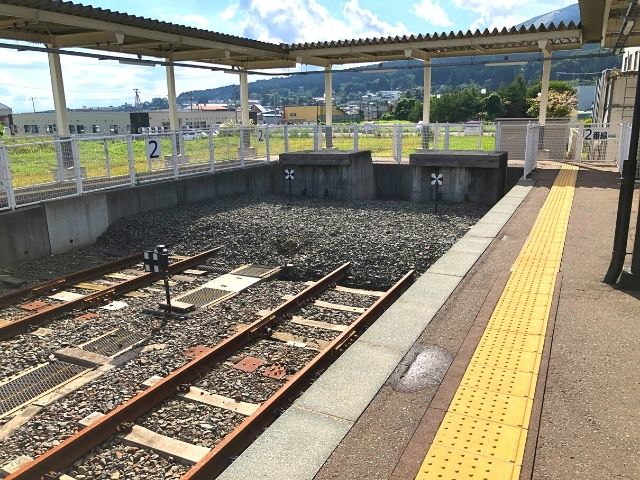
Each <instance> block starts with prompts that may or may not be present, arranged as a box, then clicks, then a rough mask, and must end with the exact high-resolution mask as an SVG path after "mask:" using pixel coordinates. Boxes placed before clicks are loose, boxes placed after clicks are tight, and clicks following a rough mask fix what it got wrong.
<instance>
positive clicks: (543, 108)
mask: <svg viewBox="0 0 640 480" xmlns="http://www.w3.org/2000/svg"><path fill="white" fill-rule="evenodd" d="M542 54H543V55H544V60H543V62H542V88H541V90H540V112H539V113H538V123H539V124H540V125H543V126H544V124H545V123H546V121H547V104H548V102H549V77H550V76H551V52H549V50H547V49H546V48H543V49H542Z"/></svg>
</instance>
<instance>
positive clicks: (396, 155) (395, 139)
mask: <svg viewBox="0 0 640 480" xmlns="http://www.w3.org/2000/svg"><path fill="white" fill-rule="evenodd" d="M391 142H392V145H391V151H392V152H393V159H394V160H395V161H396V163H400V162H401V161H402V125H394V126H393V133H392V136H391Z"/></svg>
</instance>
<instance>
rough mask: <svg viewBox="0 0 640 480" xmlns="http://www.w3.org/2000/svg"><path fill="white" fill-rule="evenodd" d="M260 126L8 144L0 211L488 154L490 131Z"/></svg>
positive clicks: (2, 150) (1, 168) (3, 150)
mask: <svg viewBox="0 0 640 480" xmlns="http://www.w3.org/2000/svg"><path fill="white" fill-rule="evenodd" d="M472 127H473V128H470V127H469V126H468V125H462V124H460V125H454V124H450V125H449V124H432V125H427V126H422V125H374V124H367V123H365V124H336V125H333V126H331V127H327V126H324V125H313V124H311V125H277V126H274V125H259V126H253V127H249V128H239V127H235V128H221V127H220V128H212V129H210V130H200V131H192V130H189V131H180V132H169V131H160V130H157V131H149V132H146V133H144V134H135V135H109V136H99V135H78V136H69V137H45V136H42V137H29V138H24V137H22V138H20V137H13V138H12V137H9V138H8V139H6V140H7V141H6V142H5V143H0V210H1V209H13V208H17V207H22V206H26V205H32V204H35V203H39V202H43V201H47V200H51V199H55V198H64V197H71V196H76V195H82V194H85V193H89V192H95V191H99V190H105V189H112V188H118V187H123V186H134V185H140V184H144V183H148V182H154V181H161V180H168V179H177V178H181V177H185V176H189V175H198V174H203V173H214V172H216V171H218V170H221V169H232V168H246V167H250V166H252V165H257V164H263V163H268V162H270V161H275V160H277V158H278V155H279V154H280V153H284V152H290V151H291V152H293V151H302V150H321V149H324V148H337V149H340V150H356V151H358V150H371V153H372V157H373V158H374V160H376V161H395V162H401V161H403V160H406V159H408V156H409V154H410V153H412V152H414V151H415V150H417V149H420V148H428V149H431V150H449V149H451V150H478V149H482V150H494V149H495V147H496V138H495V137H496V131H497V128H496V126H495V125H493V124H482V123H480V124H474V125H473V126H472Z"/></svg>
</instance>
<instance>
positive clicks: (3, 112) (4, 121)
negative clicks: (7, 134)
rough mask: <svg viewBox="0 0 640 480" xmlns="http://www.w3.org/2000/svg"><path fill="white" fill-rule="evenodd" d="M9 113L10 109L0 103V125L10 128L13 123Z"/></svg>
mask: <svg viewBox="0 0 640 480" xmlns="http://www.w3.org/2000/svg"><path fill="white" fill-rule="evenodd" d="M11 112H12V110H11V107H8V106H7V105H5V104H4V103H0V125H4V126H5V127H7V128H11V124H12V123H13V121H12V119H11V117H12V115H11Z"/></svg>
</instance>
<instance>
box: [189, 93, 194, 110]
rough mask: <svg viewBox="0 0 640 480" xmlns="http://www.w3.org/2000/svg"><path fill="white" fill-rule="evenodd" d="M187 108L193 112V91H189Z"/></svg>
mask: <svg viewBox="0 0 640 480" xmlns="http://www.w3.org/2000/svg"><path fill="white" fill-rule="evenodd" d="M189 108H190V110H191V111H192V112H193V92H189Z"/></svg>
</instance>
